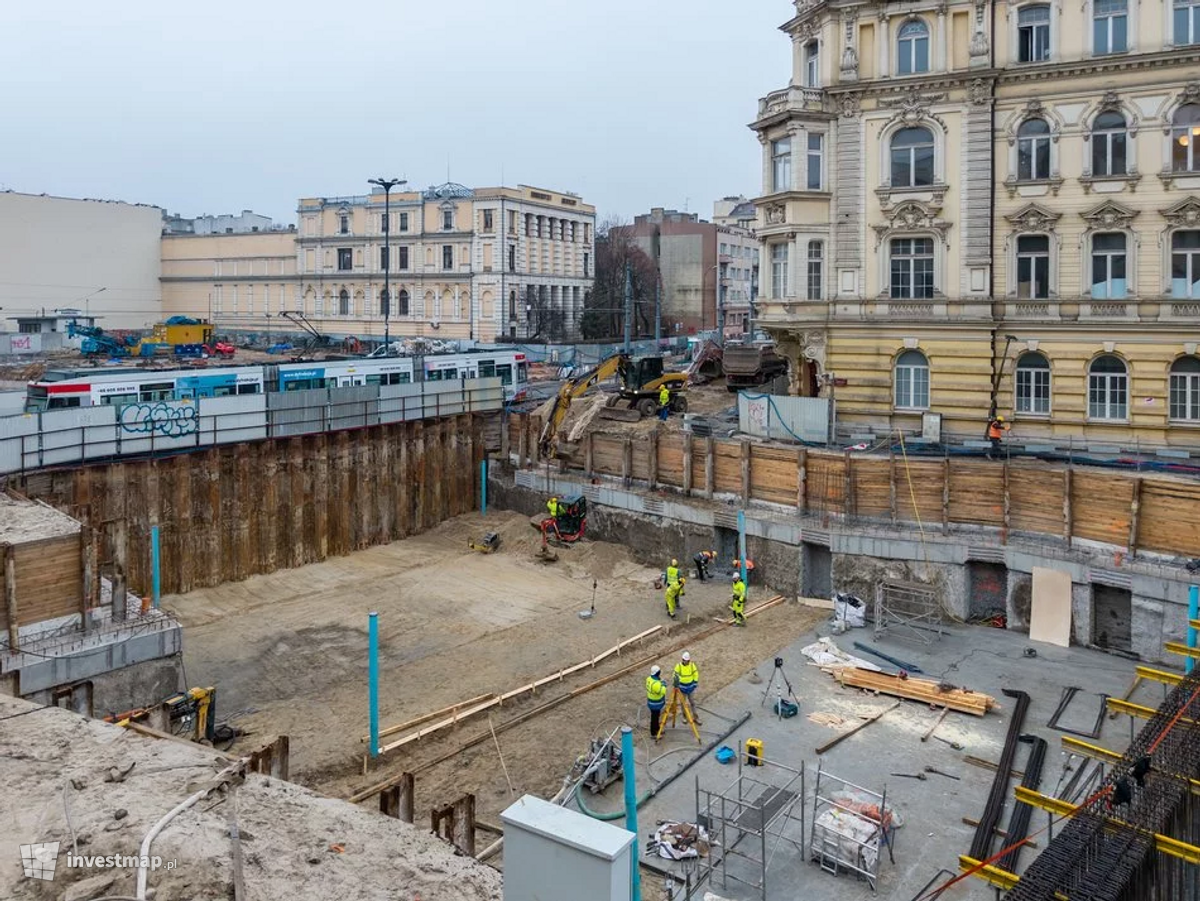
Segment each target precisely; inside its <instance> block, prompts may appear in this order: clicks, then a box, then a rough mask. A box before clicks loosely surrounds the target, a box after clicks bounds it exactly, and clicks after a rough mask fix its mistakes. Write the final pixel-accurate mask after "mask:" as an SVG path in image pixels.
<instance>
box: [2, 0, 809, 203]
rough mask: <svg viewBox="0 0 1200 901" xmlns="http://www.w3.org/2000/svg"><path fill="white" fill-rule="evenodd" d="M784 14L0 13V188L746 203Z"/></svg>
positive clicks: (554, 1)
mask: <svg viewBox="0 0 1200 901" xmlns="http://www.w3.org/2000/svg"><path fill="white" fill-rule="evenodd" d="M791 11H792V7H791V4H790V3H789V2H788V0H750V2H746V3H742V2H737V0H597V2H590V0H507V2H505V0H425V2H419V3H418V2H414V0H390V2H389V0H375V2H366V0H340V2H339V0H322V2H314V0H287V2H285V0H241V2H229V0H204V2H194V3H190V4H169V3H162V2H161V0H159V2H154V3H147V2H143V0H123V2H121V3H118V4H111V3H97V2H95V0H87V2H82V0H59V2H55V3H37V4H35V3H25V2H19V0H11V2H7V3H2V4H0V34H3V35H4V47H5V50H4V53H3V54H0V84H3V85H5V88H4V89H3V91H0V123H2V128H3V134H4V137H3V139H0V186H2V187H5V188H11V189H13V190H17V191H23V192H28V193H35V194H37V193H43V192H45V193H49V194H58V195H64V196H71V197H96V198H112V199H120V200H128V201H137V202H143V203H152V204H156V205H158V206H162V207H166V208H168V209H169V210H171V211H172V212H180V213H183V214H185V215H199V214H201V213H222V212H231V211H232V212H236V211H240V210H242V209H244V208H245V209H253V210H255V211H256V212H259V213H265V214H267V215H269V216H272V217H274V218H275V219H276V220H278V221H283V222H292V221H294V219H295V207H296V200H297V198H299V197H302V196H314V195H318V196H319V195H325V196H332V195H339V194H354V193H365V192H366V191H367V189H368V186H367V184H366V179H367V178H369V177H372V176H378V175H386V176H398V177H401V178H407V179H408V180H409V182H410V184H412V185H414V186H419V187H425V186H428V185H431V184H438V183H441V182H443V181H446V176H447V170H448V171H449V177H450V179H451V180H453V181H457V182H462V183H464V184H467V185H470V186H482V185H495V184H497V183H499V182H500V180H501V178H503V180H504V183H505V184H510V185H512V184H517V183H525V184H533V185H539V186H543V187H548V188H554V189H559V190H569V191H575V192H576V193H579V194H581V195H582V196H583V197H584V199H585V200H587V201H589V202H592V203H595V204H596V206H597V208H598V213H599V214H600V215H601V216H605V215H609V214H617V215H620V216H622V217H625V218H629V217H632V216H633V215H634V214H636V213H638V212H641V211H645V210H647V209H649V208H650V207H651V206H666V207H675V208H678V209H683V208H684V207H685V205H687V207H688V208H689V209H691V210H692V211H695V212H700V213H701V214H702V215H704V216H708V215H710V214H711V211H712V201H713V200H714V199H716V198H718V197H720V196H722V195H725V194H739V193H744V194H746V195H747V196H754V194H755V193H757V192H758V190H759V187H760V185H759V179H760V157H759V145H758V142H757V140H756V139H755V137H754V134H753V133H752V132H751V131H750V130H749V129H747V128H746V124H747V123H748V122H750V121H751V120H752V119H753V118H754V115H755V113H756V111H757V105H756V104H757V98H759V97H760V96H762V95H763V94H765V93H767V92H768V91H771V90H774V89H776V88H780V87H783V86H784V85H785V84H786V83H787V80H788V77H789V73H790V62H789V51H790V43H789V41H788V39H787V37H786V36H785V35H783V34H782V33H780V32H779V31H778V26H779V25H780V24H782V23H783V22H784V21H786V20H787V19H788V17H789V14H790V13H791Z"/></svg>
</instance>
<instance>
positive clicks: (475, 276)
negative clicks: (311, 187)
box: [163, 184, 596, 342]
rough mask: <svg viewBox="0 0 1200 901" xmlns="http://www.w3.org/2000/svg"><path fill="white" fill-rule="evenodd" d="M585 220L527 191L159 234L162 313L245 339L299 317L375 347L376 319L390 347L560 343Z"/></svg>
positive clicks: (396, 199) (578, 283)
mask: <svg viewBox="0 0 1200 901" xmlns="http://www.w3.org/2000/svg"><path fill="white" fill-rule="evenodd" d="M385 210H386V213H387V214H388V215H389V216H390V228H389V229H388V230H387V240H386V242H385V222H384V218H385ZM595 215H596V214H595V208H594V207H592V206H591V205H589V204H585V203H583V202H582V200H580V199H579V198H578V197H576V196H574V195H572V194H566V193H561V192H553V191H544V190H541V189H539V188H531V187H527V186H520V187H517V188H480V189H470V188H466V187H463V186H462V185H455V184H445V185H442V186H440V187H436V188H430V189H428V190H426V191H403V192H393V193H392V194H391V196H390V198H389V199H388V200H387V201H386V203H385V197H384V194H383V193H382V192H377V193H373V194H368V195H359V196H354V197H316V198H305V199H302V200H301V201H300V203H299V206H298V210H297V225H296V228H295V229H294V230H293V231H291V232H283V233H281V232H275V231H270V232H258V233H251V234H232V235H228V234H217V235H212V236H199V235H191V236H164V238H163V257H164V271H163V283H164V287H163V292H164V303H165V306H166V308H167V313H168V315H172V314H177V313H188V314H190V315H198V314H200V313H202V312H208V311H211V316H212V319H213V321H215V322H216V323H217V324H218V325H221V326H223V327H225V328H236V329H246V330H255V331H261V330H262V329H263V328H264V327H267V328H271V327H273V328H279V327H280V324H279V322H278V319H277V318H276V317H278V315H279V314H280V313H282V312H284V311H288V312H290V311H300V312H303V313H304V314H305V315H306V316H307V317H309V318H310V319H311V320H312V321H313V322H314V323H315V324H316V326H317V328H319V329H321V330H322V331H323V332H324V333H327V334H329V335H330V336H331V337H341V336H356V337H359V338H365V337H375V338H379V337H382V336H383V334H384V328H385V322H384V320H385V316H386V319H387V330H388V332H389V333H390V335H391V336H393V337H395V338H400V337H430V338H441V339H445V340H455V339H457V340H464V341H480V342H490V341H495V340H505V339H507V340H532V341H547V340H553V341H561V340H570V339H572V338H575V337H577V336H578V327H579V318H580V316H581V314H582V311H583V306H584V302H585V299H586V296H587V294H588V292H589V291H590V290H591V284H592V278H593V274H594V273H593V266H594V259H595V251H594V241H595ZM168 260H169V262H168ZM385 268H387V270H388V272H387V275H388V281H389V283H390V284H389V289H390V294H388V293H385V290H384V288H385V273H384V270H385ZM389 297H390V303H389ZM272 323H274V324H272Z"/></svg>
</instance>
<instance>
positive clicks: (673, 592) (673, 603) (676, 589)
mask: <svg viewBox="0 0 1200 901" xmlns="http://www.w3.org/2000/svg"><path fill="white" fill-rule="evenodd" d="M686 584H687V579H680V580H679V581H678V582H676V583H675V584H674V585H672V584H671V583H670V582H668V583H667V590H666V594H665V595H664V596H665V598H666V601H667V616H669V617H671V619H674V618H675V608H676V607H678V606H679V604H680V601H679V597H680V595H682V594H683V593H684V591H683V586H684V585H686Z"/></svg>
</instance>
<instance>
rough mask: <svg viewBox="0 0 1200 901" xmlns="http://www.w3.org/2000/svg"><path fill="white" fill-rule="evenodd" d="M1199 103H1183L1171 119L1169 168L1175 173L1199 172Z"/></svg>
mask: <svg viewBox="0 0 1200 901" xmlns="http://www.w3.org/2000/svg"><path fill="white" fill-rule="evenodd" d="M1197 141H1200V103H1185V104H1184V105H1183V106H1181V107H1179V109H1177V110H1175V115H1174V116H1172V117H1171V168H1172V169H1174V170H1175V171H1176V172H1200V151H1197V150H1196V142H1197Z"/></svg>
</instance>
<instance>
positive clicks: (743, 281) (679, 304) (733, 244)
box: [613, 201, 758, 336]
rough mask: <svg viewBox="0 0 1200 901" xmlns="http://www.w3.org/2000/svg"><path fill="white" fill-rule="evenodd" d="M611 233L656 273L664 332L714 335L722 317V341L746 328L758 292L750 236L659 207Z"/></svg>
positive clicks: (754, 249) (754, 242) (755, 244)
mask: <svg viewBox="0 0 1200 901" xmlns="http://www.w3.org/2000/svg"><path fill="white" fill-rule="evenodd" d="M720 203H721V202H720V201H718V204H720ZM730 209H731V210H732V207H731V208H730ZM743 213H744V208H743ZM613 231H614V232H616V233H617V234H619V235H623V236H624V237H625V238H627V239H628V240H630V241H631V242H632V243H633V244H634V245H635V246H637V247H639V248H640V249H641V250H642V251H643V252H644V253H645V254H646V255H647V256H648V257H649V258H650V260H651V261H652V262H653V263H654V265H655V266H656V267H657V268H658V272H659V275H660V277H661V279H662V321H663V330H664V332H666V333H668V334H695V333H696V332H701V331H710V330H715V329H716V328H717V323H718V318H719V317H720V316H722V315H723V317H724V323H725V333H726V335H730V336H734V335H741V334H743V333H744V332H745V331H746V330H747V329H748V328H749V320H750V312H751V306H750V305H751V302H752V301H753V300H754V297H755V292H756V290H757V287H758V240H757V239H756V238H755V236H754V232H753V231H751V230H749V229H746V228H740V227H738V226H737V225H718V224H716V223H714V222H706V221H704V220H703V219H701V218H700V216H699V214H697V213H681V212H679V211H678V210H665V209H662V208H660V207H655V208H654V209H652V210H651V211H650V212H649V213H647V214H644V215H641V216H636V217H634V220H633V225H625V226H617V227H615V228H614V229H613Z"/></svg>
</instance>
